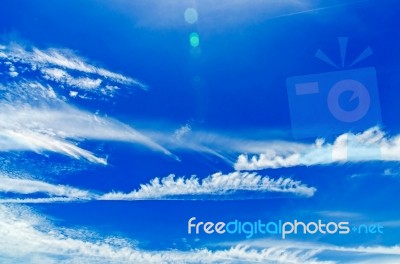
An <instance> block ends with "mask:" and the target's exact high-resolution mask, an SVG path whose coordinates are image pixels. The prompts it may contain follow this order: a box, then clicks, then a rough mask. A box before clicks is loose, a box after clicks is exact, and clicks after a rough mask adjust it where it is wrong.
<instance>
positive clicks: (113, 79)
mask: <svg viewBox="0 0 400 264" xmlns="http://www.w3.org/2000/svg"><path fill="white" fill-rule="evenodd" d="M0 62H3V63H4V65H7V66H8V74H9V75H10V76H11V77H13V78H14V77H17V76H18V78H24V79H26V80H30V81H41V80H42V81H44V82H49V81H52V82H53V84H54V85H55V86H57V88H59V89H61V90H62V89H67V91H66V93H65V94H69V93H70V92H71V91H72V92H75V93H76V96H78V97H80V98H93V96H97V98H100V99H104V96H111V97H112V96H114V95H115V94H116V93H117V92H118V91H119V90H120V89H122V88H123V87H138V88H141V89H147V87H146V85H144V84H143V83H141V82H139V81H138V80H136V79H133V78H131V77H127V76H124V75H122V74H119V73H115V72H112V71H109V70H107V69H105V68H102V67H99V66H96V65H94V64H93V63H90V62H88V60H87V59H84V58H82V57H80V56H78V55H76V54H75V53H74V52H72V51H71V50H67V49H55V48H51V49H45V50H41V49H38V48H36V47H24V46H21V45H19V44H15V43H11V44H8V45H6V46H2V48H1V50H0ZM126 91H129V90H126ZM76 96H75V97H76Z"/></svg>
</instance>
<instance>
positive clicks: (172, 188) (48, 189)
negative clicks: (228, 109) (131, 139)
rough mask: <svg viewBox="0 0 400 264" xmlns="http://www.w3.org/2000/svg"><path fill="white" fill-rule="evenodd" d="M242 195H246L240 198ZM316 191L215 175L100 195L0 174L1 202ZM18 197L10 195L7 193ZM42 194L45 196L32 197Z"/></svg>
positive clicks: (250, 176)
mask: <svg viewBox="0 0 400 264" xmlns="http://www.w3.org/2000/svg"><path fill="white" fill-rule="evenodd" d="M243 192H245V194H246V195H243ZM315 192H316V189H315V188H314V187H308V186H307V185H305V184H303V183H301V182H300V181H295V180H293V179H291V178H282V177H281V178H278V179H272V178H269V177H268V176H260V175H257V174H256V173H240V172H232V173H230V174H222V173H215V174H212V175H210V176H208V177H206V178H204V179H202V180H200V179H199V178H198V177H196V176H192V177H190V178H184V177H175V176H174V175H169V176H167V177H165V178H161V179H159V178H154V179H153V180H151V181H150V182H149V183H147V184H141V185H140V188H139V189H138V190H134V191H132V192H130V193H122V192H115V191H113V192H109V193H100V192H94V191H90V190H82V189H78V188H75V187H71V186H65V185H58V184H53V183H47V182H44V181H41V180H36V179H30V178H27V177H26V176H25V177H21V176H10V175H8V174H5V173H3V174H0V193H4V195H2V196H3V197H2V198H0V203H3V204H5V203H7V204H12V203H25V204H28V203H58V202H76V201H91V200H168V199H190V200H194V199H201V200H205V199H208V200H227V199H230V200H232V199H239V200H241V199H250V198H251V197H253V196H252V195H250V194H254V195H262V196H263V197H265V195H266V194H268V193H280V194H292V195H298V196H304V197H311V196H313V195H314V193H315ZM9 193H12V194H19V196H17V197H14V196H9V195H8V194H9ZM37 193H41V194H43V195H44V197H32V196H30V195H31V194H37Z"/></svg>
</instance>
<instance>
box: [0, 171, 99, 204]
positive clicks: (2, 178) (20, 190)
mask: <svg viewBox="0 0 400 264" xmlns="http://www.w3.org/2000/svg"><path fill="white" fill-rule="evenodd" d="M0 192H2V193H17V194H34V193H43V194H45V195H48V196H63V197H68V198H76V199H88V198H90V197H91V196H92V194H90V193H89V192H88V191H84V190H80V189H77V188H73V187H70V186H65V185H55V184H50V183H47V182H43V181H39V180H35V179H28V178H22V177H11V176H9V175H6V174H0ZM0 202H3V200H0Z"/></svg>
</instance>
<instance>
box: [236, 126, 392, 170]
mask: <svg viewBox="0 0 400 264" xmlns="http://www.w3.org/2000/svg"><path fill="white" fill-rule="evenodd" d="M293 144H295V145H296V146H300V148H298V149H297V150H295V151H288V150H287V148H286V147H281V148H275V149H265V151H264V152H263V153H259V154H255V155H248V154H241V155H239V157H238V159H237V161H236V163H235V165H234V166H235V169H236V170H261V169H267V168H285V167H293V166H312V165H319V164H331V163H335V162H342V163H343V162H364V161H400V155H399V153H400V135H395V136H391V137H389V136H387V135H386V134H385V133H384V132H383V131H382V130H381V129H380V128H378V127H374V128H371V129H368V130H366V131H364V132H362V133H358V134H354V133H345V134H343V135H340V136H338V137H337V138H336V140H335V141H334V142H333V143H326V142H325V141H324V140H322V139H318V140H316V142H315V143H314V144H309V145H307V144H303V145H299V144H297V143H293Z"/></svg>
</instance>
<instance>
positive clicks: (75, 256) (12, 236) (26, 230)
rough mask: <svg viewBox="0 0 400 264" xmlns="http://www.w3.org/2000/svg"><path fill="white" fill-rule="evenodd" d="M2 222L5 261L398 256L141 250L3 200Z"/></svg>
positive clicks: (308, 263) (287, 244)
mask: <svg viewBox="0 0 400 264" xmlns="http://www.w3.org/2000/svg"><path fill="white" fill-rule="evenodd" d="M0 221H1V223H2V224H1V225H0V256H1V257H0V260H1V261H3V262H6V263H43V262H46V263H59V262H60V261H62V262H63V263H267V264H268V263H270V264H272V263H274V264H287V263H291V264H300V263H301V264H317V263H325V264H333V263H352V264H354V263H367V261H368V260H371V259H373V260H375V261H376V262H373V263H382V264H387V263H397V262H398V261H399V259H400V246H398V245H395V246H381V245H375V246H362V247H340V246H335V245H331V244H325V243H312V242H304V241H293V240H292V241H290V240H287V241H280V240H246V241H244V242H239V243H237V242H236V243H234V242H229V243H219V244H218V245H217V246H213V245H208V247H207V248H205V247H202V248H197V249H192V250H187V251H183V250H178V249H171V250H163V251H156V250H143V249H141V248H139V247H138V246H134V245H133V243H132V242H130V241H128V240H126V239H123V238H120V237H102V236H101V235H97V234H94V233H89V232H87V231H83V230H79V229H65V228H60V227H56V226H54V225H53V224H52V223H50V222H49V221H46V220H45V219H44V218H43V217H42V216H40V215H38V214H37V213H35V212H33V211H32V210H30V209H28V208H27V207H24V206H20V205H13V206H9V205H7V206H6V205H0ZM244 244H246V246H245V245H244ZM138 245H139V246H140V244H138ZM332 252H334V253H335V254H329V253H332ZM327 253H328V254H327Z"/></svg>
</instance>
